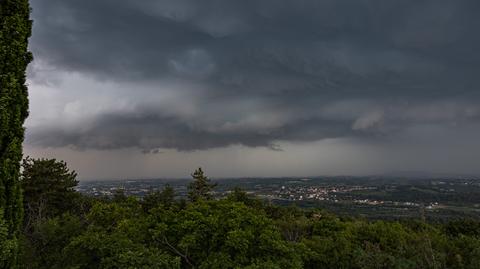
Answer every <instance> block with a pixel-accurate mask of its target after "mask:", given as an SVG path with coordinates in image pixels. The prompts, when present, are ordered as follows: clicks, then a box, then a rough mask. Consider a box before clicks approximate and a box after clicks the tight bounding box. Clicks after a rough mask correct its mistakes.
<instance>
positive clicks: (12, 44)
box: [0, 0, 32, 268]
mask: <svg viewBox="0 0 480 269" xmlns="http://www.w3.org/2000/svg"><path fill="white" fill-rule="evenodd" d="M31 28H32V21H31V20H30V7H29V3H28V0H0V226H3V227H0V230H3V231H4V232H5V231H6V237H7V238H6V240H8V241H9V242H11V244H6V247H5V246H3V247H2V246H0V248H4V249H0V251H1V252H0V268H2V267H3V268H13V267H15V266H14V265H15V257H16V255H15V253H16V238H17V236H18V232H19V228H20V224H21V221H22V215H23V210H22V198H21V190H20V184H19V173H20V161H21V159H22V142H23V138H24V128H23V123H24V121H25V119H26V117H27V116H28V89H27V86H26V84H25V82H26V75H25V73H26V68H27V65H28V63H30V62H31V61H32V54H31V53H30V52H29V51H28V38H29V37H30V34H31ZM4 234H5V233H4ZM5 248H8V249H5ZM2 256H3V257H2Z"/></svg>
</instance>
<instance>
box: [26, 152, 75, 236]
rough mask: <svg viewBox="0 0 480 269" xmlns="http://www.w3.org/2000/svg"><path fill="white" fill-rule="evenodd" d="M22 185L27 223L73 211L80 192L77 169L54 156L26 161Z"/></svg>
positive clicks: (28, 224) (27, 224)
mask: <svg viewBox="0 0 480 269" xmlns="http://www.w3.org/2000/svg"><path fill="white" fill-rule="evenodd" d="M22 167H23V173H22V177H21V184H22V188H23V193H24V198H23V202H24V206H25V213H26V214H25V223H26V226H27V228H28V227H29V226H30V225H31V224H32V223H34V222H36V221H39V220H43V219H46V218H48V217H54V216H58V215H61V214H62V213H63V212H67V211H71V210H74V209H75V208H76V207H77V205H78V200H79V194H78V193H77V192H76V191H75V189H74V188H75V187H76V186H77V185H78V181H77V180H76V177H77V174H76V173H75V171H70V170H69V169H68V167H67V164H66V163H65V162H64V161H57V160H55V159H31V158H28V157H27V158H26V159H24V160H23V164H22Z"/></svg>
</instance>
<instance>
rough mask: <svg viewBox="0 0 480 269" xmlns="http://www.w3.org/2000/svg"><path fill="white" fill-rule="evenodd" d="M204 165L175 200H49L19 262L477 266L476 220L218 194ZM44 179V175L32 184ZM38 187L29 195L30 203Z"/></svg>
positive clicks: (362, 268)
mask: <svg viewBox="0 0 480 269" xmlns="http://www.w3.org/2000/svg"><path fill="white" fill-rule="evenodd" d="M29 162H30V163H31V164H32V162H33V161H31V160H30V161H27V163H29ZM33 166H35V165H32V167H33ZM32 167H29V171H30V172H28V173H27V174H29V175H39V174H42V173H37V172H35V173H33V172H32V169H33V168H32ZM40 167H42V169H40ZM52 167H57V168H60V167H61V168H62V169H52ZM37 170H39V171H44V172H46V174H47V175H51V174H52V171H63V172H62V173H53V174H62V175H70V176H67V177H66V178H69V179H68V180H60V182H63V183H65V182H70V183H69V184H63V183H62V184H58V181H55V180H54V182H57V183H55V184H58V185H60V186H64V187H62V188H55V187H52V189H56V191H57V192H58V193H57V194H56V195H53V196H52V197H55V198H58V197H61V199H60V200H62V199H67V198H66V197H67V196H64V195H65V194H66V193H70V192H73V190H72V189H71V188H70V187H65V186H73V185H75V184H76V183H75V180H74V178H75V174H74V172H73V173H72V172H70V171H68V169H66V165H65V164H64V163H63V162H56V161H50V162H42V165H38V166H36V168H35V169H33V171H37ZM197 172H198V173H196V174H194V175H195V176H196V177H197V178H198V179H199V180H205V182H206V183H205V182H204V183H205V184H206V185H205V184H201V185H199V186H204V187H205V186H207V187H206V188H203V189H202V188H192V190H199V189H202V190H201V191H198V192H196V193H197V194H199V195H197V196H196V197H197V198H196V199H192V200H193V201H192V202H185V201H184V200H176V199H175V192H174V191H173V189H172V188H171V187H169V186H166V187H165V188H164V189H163V190H162V191H158V192H153V193H150V194H149V195H147V196H146V197H144V199H142V200H140V199H137V198H135V197H133V196H130V197H127V196H125V195H124V193H123V192H121V191H120V192H118V193H116V195H115V197H114V198H113V199H102V198H100V199H94V198H86V197H83V196H80V195H79V196H78V198H75V201H79V202H78V203H79V204H86V206H84V207H82V209H81V210H79V209H78V207H76V206H74V207H68V206H67V207H62V206H58V204H57V203H53V204H51V208H52V210H54V211H56V213H55V214H52V215H46V216H45V218H39V219H36V220H35V221H34V222H32V224H31V228H30V229H26V230H25V233H24V235H23V237H22V240H21V244H20V246H21V250H22V251H21V253H20V254H21V256H20V259H19V260H20V261H21V262H22V263H21V267H22V268H41V269H47V268H53V269H57V268H58V269H60V268H76V269H79V268H209V269H210V268H222V269H223V268H227V269H228V268H262V269H263V268H275V269H282V268H354V269H371V268H398V269H417V268H437V269H440V268H455V269H456V268H469V269H473V268H478V265H479V264H480V238H479V236H478V230H477V227H478V225H479V222H477V221H471V220H457V221H452V222H450V223H447V224H443V225H442V224H437V225H432V224H428V223H425V222H424V221H422V220H416V221H406V222H402V223H401V222H394V221H367V220H362V219H341V218H339V217H337V216H335V215H333V214H331V213H328V212H326V211H324V210H321V209H313V210H303V209H300V208H298V207H295V206H290V207H278V206H273V205H270V204H264V203H262V202H261V201H259V200H257V199H255V198H253V197H250V196H248V195H247V194H246V193H245V192H243V191H242V190H240V189H235V190H233V191H232V192H231V193H230V194H229V195H228V196H227V197H226V198H225V199H220V200H213V199H209V198H210V196H209V192H210V191H211V189H212V188H213V185H212V184H210V183H209V182H208V180H207V179H206V177H205V176H204V175H203V172H202V171H201V170H197ZM42 175H43V174H42ZM47 178H49V177H47ZM39 182H44V181H41V180H32V181H31V184H33V185H35V184H36V183H39ZM47 182H50V181H49V180H47ZM34 183H35V184H34ZM72 183H75V184H72ZM40 185H42V184H40ZM47 185H48V184H47ZM192 185H193V184H192ZM30 187H32V185H30ZM33 189H35V190H36V189H42V188H40V187H38V186H37V187H35V188H33ZM29 193H33V194H35V195H37V196H39V195H40V196H41V193H42V192H41V191H40V192H32V191H30V192H29ZM60 194H61V195H60ZM200 194H201V195H200ZM35 195H32V194H29V195H28V196H26V199H27V200H28V201H32V199H33V197H37V196H35ZM49 195H50V194H49ZM27 197H29V198H27ZM29 199H30V200H29ZM33 200H35V199H33ZM7 234H8V233H7V229H6V225H5V222H2V219H1V218H0V239H2V240H1V241H0V250H1V251H2V252H0V253H1V254H2V257H10V256H12V253H14V250H15V248H16V246H17V243H16V241H14V240H11V239H8V237H7ZM5 260H6V259H5V258H4V259H3V260H0V262H4V261H5ZM0 265H2V266H3V267H6V266H5V265H4V264H1V263H0Z"/></svg>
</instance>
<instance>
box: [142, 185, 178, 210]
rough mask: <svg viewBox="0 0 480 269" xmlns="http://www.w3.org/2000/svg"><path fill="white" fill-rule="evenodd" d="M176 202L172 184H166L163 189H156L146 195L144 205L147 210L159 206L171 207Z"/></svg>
mask: <svg viewBox="0 0 480 269" xmlns="http://www.w3.org/2000/svg"><path fill="white" fill-rule="evenodd" d="M174 204H175V190H174V189H173V188H172V187H171V186H170V185H168V184H167V185H165V187H164V188H163V190H162V191H154V192H151V193H149V194H147V195H146V196H145V198H144V199H143V203H142V206H143V208H144V210H145V211H147V212H148V211H149V210H150V209H152V208H155V207H158V206H165V207H171V206H173V205H174Z"/></svg>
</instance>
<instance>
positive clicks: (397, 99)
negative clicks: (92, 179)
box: [27, 0, 480, 153]
mask: <svg viewBox="0 0 480 269" xmlns="http://www.w3.org/2000/svg"><path fill="white" fill-rule="evenodd" d="M32 5H33V19H34V21H35V23H34V35H33V37H32V39H31V50H32V51H33V53H34V55H35V59H36V61H35V63H34V64H33V65H32V66H31V68H30V71H29V72H30V74H29V78H30V81H31V84H32V85H33V86H34V87H33V88H34V89H33V90H35V89H43V90H45V91H47V90H46V89H49V88H55V90H51V89H50V90H49V91H54V93H52V96H58V95H62V96H63V99H62V98H60V99H61V100H59V99H55V101H53V100H51V101H49V102H51V103H49V106H51V107H50V108H49V109H46V110H49V111H50V113H47V112H45V111H44V112H43V113H44V114H41V113H38V114H37V115H32V118H31V119H30V121H29V124H28V125H27V130H28V132H27V134H28V135H27V143H28V144H30V145H33V146H39V147H73V148H75V149H81V150H86V149H101V150H114V149H123V148H138V149H139V150H141V151H143V152H152V153H156V152H159V151H160V152H161V150H162V149H174V150H178V151H195V150H208V149H211V148H219V147H220V148H221V147H228V146H231V145H243V146H247V147H267V148H270V149H272V150H279V149H281V146H279V143H281V141H287V142H295V141H299V142H313V141H318V140H322V139H326V138H354V139H359V140H364V141H384V142H385V143H388V141H391V140H392V139H395V137H397V136H398V135H399V134H405V137H408V138H409V139H412V141H414V140H415V137H410V134H411V130H417V129H418V128H419V127H422V126H434V127H435V128H426V129H425V130H426V132H429V130H430V131H431V132H432V135H433V134H434V132H438V131H439V130H440V131H442V130H452V129H454V130H458V133H462V132H471V130H472V129H471V128H474V129H475V130H478V129H477V128H476V127H477V126H478V125H479V124H480V78H479V72H480V51H479V50H478V48H479V47H480V36H479V35H478V33H477V32H478V29H479V27H480V17H479V16H478V13H479V12H480V2H478V1H474V0H472V1H468V0H465V1H439V0H431V1H426V0H425V1H418V0H398V1H373V0H351V1H338V0H320V1H318V0H315V1H314V0H311V1H307V0H301V1H283V0H280V1H279V0H262V1H257V0H255V1H253V0H252V1H249V0H237V1H233V0H230V1H225V0H222V1H220V0H207V1H193V0H191V1H187V0H163V1H160V0H157V1H155V0H145V1H133V0H124V1H113V0H95V1H93V0H83V1H77V0H71V1H63V0H44V1H33V3H32ZM72 83H74V84H75V86H72ZM32 94H33V95H35V94H36V95H39V94H38V93H35V92H33V93H32ZM42 96H43V97H42V98H43V99H42V98H38V99H36V100H37V101H35V100H34V102H37V103H36V104H35V103H34V104H32V105H33V107H32V109H33V110H34V112H35V111H41V110H43V109H40V107H42V106H45V105H46V104H45V103H43V102H42V101H39V100H50V99H49V97H48V94H45V95H42ZM55 102H57V103H55ZM40 114H41V115H40ZM472 126H473V127H472ZM448 139H452V140H453V139H456V137H455V134H452V137H449V138H448ZM382 143H383V142H382Z"/></svg>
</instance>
